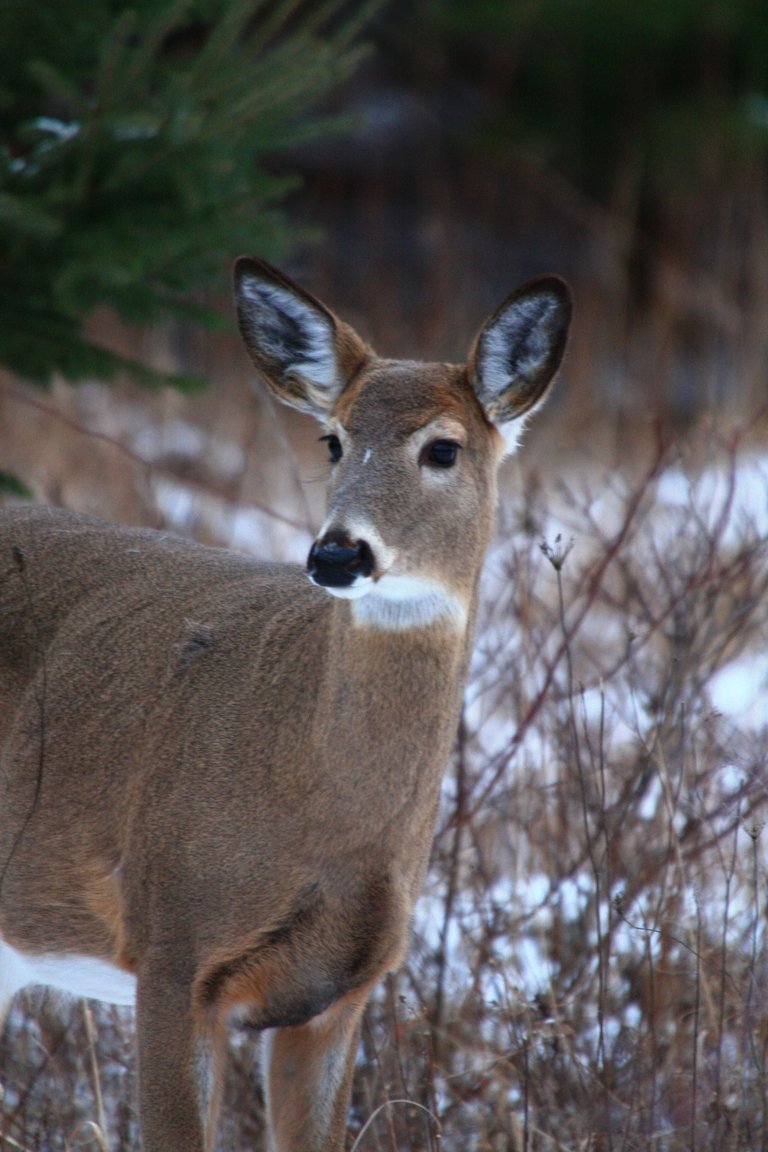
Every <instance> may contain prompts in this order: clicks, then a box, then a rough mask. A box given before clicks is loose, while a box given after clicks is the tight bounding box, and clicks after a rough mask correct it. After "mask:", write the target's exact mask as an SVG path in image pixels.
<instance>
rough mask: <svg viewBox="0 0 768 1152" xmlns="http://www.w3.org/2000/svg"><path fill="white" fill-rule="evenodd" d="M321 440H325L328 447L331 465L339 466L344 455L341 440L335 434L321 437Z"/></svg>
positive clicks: (331, 433) (330, 433)
mask: <svg viewBox="0 0 768 1152" xmlns="http://www.w3.org/2000/svg"><path fill="white" fill-rule="evenodd" d="M320 439H321V440H324V441H325V443H326V444H327V445H328V455H329V456H330V458H331V464H338V462H339V460H341V457H342V456H343V455H344V452H343V449H342V447H341V440H339V438H338V436H337V435H336V434H335V432H329V433H328V435H327V436H321V437H320Z"/></svg>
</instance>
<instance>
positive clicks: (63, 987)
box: [0, 940, 136, 1007]
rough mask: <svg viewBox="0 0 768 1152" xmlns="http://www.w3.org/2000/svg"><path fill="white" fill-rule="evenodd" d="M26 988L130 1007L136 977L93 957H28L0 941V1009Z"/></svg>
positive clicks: (134, 997)
mask: <svg viewBox="0 0 768 1152" xmlns="http://www.w3.org/2000/svg"><path fill="white" fill-rule="evenodd" d="M29 984H45V985H46V986H47V987H49V988H56V989H58V991H60V992H68V993H69V994H70V995H71V996H88V997H90V998H91V999H94V1000H105V1001H106V1002H107V1003H108V1004H123V1005H129V1006H131V1007H132V1006H133V1005H134V1004H135V1002H136V977H135V976H132V975H131V974H130V973H128V972H124V971H123V970H122V969H121V968H117V967H116V966H115V965H114V964H109V963H108V962H107V961H106V960H97V959H94V957H92V956H73V955H64V956H50V955H49V956H29V955H27V954H26V953H24V952H18V951H17V950H16V949H15V948H12V947H11V945H10V944H7V943H6V942H5V941H3V940H0V1006H2V1001H3V998H4V997H5V998H6V999H10V997H11V996H13V995H14V994H15V993H16V992H20V991H21V989H22V988H26V987H27V986H28V985H29Z"/></svg>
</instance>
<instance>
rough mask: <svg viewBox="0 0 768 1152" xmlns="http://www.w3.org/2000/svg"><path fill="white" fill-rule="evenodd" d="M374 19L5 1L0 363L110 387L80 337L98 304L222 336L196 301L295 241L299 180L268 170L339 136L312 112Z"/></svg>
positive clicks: (229, 3) (305, 12) (361, 14)
mask: <svg viewBox="0 0 768 1152" xmlns="http://www.w3.org/2000/svg"><path fill="white" fill-rule="evenodd" d="M350 9H351V10H350ZM369 9H370V5H368V6H365V5H361V4H360V3H359V2H358V3H353V4H352V5H350V4H346V6H345V4H344V3H343V2H341V0H316V2H315V3H306V2H305V3H302V2H301V0H134V2H133V3H132V4H131V5H130V6H128V5H126V4H124V3H121V2H120V0H67V3H66V4H58V3H56V2H55V0H40V2H38V3H30V2H29V0H3V3H2V5H0V141H2V143H1V144H0V363H2V364H3V365H5V366H6V367H7V368H10V369H11V370H13V371H14V372H16V373H17V374H19V375H21V376H23V377H26V378H27V379H30V380H34V381H38V382H41V383H45V382H47V381H48V380H49V379H50V377H51V374H52V373H53V372H54V371H56V372H59V373H61V374H62V375H63V376H65V377H67V378H69V379H71V380H77V379H79V378H82V377H85V376H97V377H99V378H102V379H103V378H105V377H109V376H111V375H113V374H114V372H115V371H116V370H117V369H119V368H121V367H125V366H126V364H125V362H124V361H122V360H120V358H119V357H117V356H115V355H113V354H112V353H111V352H109V351H107V350H106V349H104V348H102V347H99V346H98V345H96V344H94V343H93V342H92V341H89V340H88V339H86V337H85V335H84V332H83V323H84V320H85V319H86V317H87V316H88V315H89V313H90V312H91V311H92V309H93V308H94V307H95V306H96V305H99V304H106V305H110V306H112V307H113V308H114V309H115V310H116V311H117V313H118V314H119V315H120V317H121V318H123V319H124V320H126V321H128V322H130V323H134V324H138V325H145V324H150V323H154V322H156V321H157V320H158V319H160V318H162V317H167V316H169V315H181V316H186V317H189V318H191V319H192V320H193V321H195V322H202V323H205V322H208V323H212V322H215V317H214V316H213V315H212V314H211V313H210V312H208V311H206V310H205V309H203V308H201V307H200V306H199V305H198V304H196V303H195V301H196V300H199V298H200V290H201V289H205V288H206V287H210V286H211V285H213V284H219V283H220V282H221V273H222V268H223V267H224V266H225V264H226V259H227V257H232V256H234V255H236V254H238V253H239V252H241V251H245V250H257V251H259V252H260V253H262V254H264V255H266V256H272V257H273V258H279V257H280V256H281V254H283V253H284V252H285V250H286V248H287V246H288V244H289V242H290V241H291V239H293V237H292V234H291V231H290V228H289V226H288V224H287V222H286V218H285V215H284V213H283V211H282V210H281V207H280V205H281V201H282V200H283V198H284V197H285V195H286V193H287V192H288V191H289V190H290V189H291V188H292V187H293V186H294V184H295V179H294V178H292V177H291V176H289V175H285V174H277V173H276V171H275V170H274V169H272V168H270V167H269V166H268V164H267V163H266V162H265V160H266V158H267V157H270V158H273V157H275V155H276V154H278V153H279V152H280V150H281V149H284V148H286V147H287V146H291V145H295V144H296V143H298V142H300V141H303V140H306V139H307V138H309V137H311V136H315V135H318V134H322V133H325V132H329V131H331V130H334V129H338V124H337V123H335V122H334V121H332V120H330V119H329V118H327V117H322V116H317V115H315V116H314V117H310V116H308V115H307V109H308V108H309V107H311V106H312V104H313V103H314V102H316V101H317V100H318V99H319V98H320V97H321V96H323V95H324V94H326V93H327V92H328V90H329V89H330V87H331V86H332V85H334V84H336V83H338V82H339V80H340V79H342V78H344V77H345V76H346V75H348V74H349V73H350V71H351V70H352V69H353V68H354V66H355V64H356V62H357V60H358V59H359V56H360V48H359V47H355V44H354V41H355V37H356V35H357V33H358V31H359V29H360V26H361V24H362V23H363V21H364V19H365V17H366V15H367V13H368V11H369ZM127 366H128V367H130V368H131V370H132V371H133V372H134V373H135V374H136V375H138V376H139V377H140V378H142V379H143V380H144V381H146V382H156V381H159V380H164V379H166V378H165V377H163V376H162V375H161V374H158V373H155V372H153V371H151V370H150V369H148V368H146V367H145V366H142V365H139V364H137V363H135V362H133V361H131V362H130V363H129V364H128V365H127ZM173 382H175V383H183V382H184V381H183V379H182V378H180V377H174V378H173Z"/></svg>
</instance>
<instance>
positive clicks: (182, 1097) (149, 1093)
mask: <svg viewBox="0 0 768 1152" xmlns="http://www.w3.org/2000/svg"><path fill="white" fill-rule="evenodd" d="M136 1013H137V1034H138V1056H139V1112H140V1116H141V1130H142V1147H143V1149H144V1152H204V1150H205V1149H206V1148H209V1147H210V1146H211V1144H212V1130H213V1125H214V1121H215V1112H216V1105H217V1103H218V1096H219V1092H218V1087H217V1085H218V1079H219V1077H218V1073H219V1067H218V1065H219V1061H220V1046H221V1039H222V1037H221V1029H220V1027H216V1026H211V1027H201V1025H200V1022H199V1018H198V1017H196V1016H195V1014H194V1013H193V1010H192V996H191V991H190V988H189V986H188V985H185V984H184V983H183V982H179V981H178V978H177V979H176V980H174V979H173V978H172V977H170V976H169V977H168V978H167V979H166V978H163V976H162V974H161V973H159V972H157V971H155V970H151V969H150V970H149V971H148V972H147V973H146V974H145V975H144V976H142V975H140V976H139V981H138V988H137V999H136Z"/></svg>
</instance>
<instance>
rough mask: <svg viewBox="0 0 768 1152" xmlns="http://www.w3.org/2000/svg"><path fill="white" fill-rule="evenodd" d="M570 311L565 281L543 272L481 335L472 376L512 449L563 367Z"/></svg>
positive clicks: (491, 319) (500, 310) (490, 416)
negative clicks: (561, 366) (558, 371)
mask: <svg viewBox="0 0 768 1152" xmlns="http://www.w3.org/2000/svg"><path fill="white" fill-rule="evenodd" d="M571 311H572V300H571V291H570V288H569V287H568V285H567V284H566V283H565V281H564V280H561V279H560V278H559V277H557V276H544V277H542V278H541V279H539V280H532V281H531V282H530V283H528V284H525V285H523V287H522V288H518V290H517V291H516V292H513V293H512V295H511V296H508V297H507V299H506V300H505V301H504V303H503V304H502V305H501V307H499V308H498V309H497V310H496V311H495V312H494V313H493V315H492V316H490V317H489V319H488V320H486V322H485V324H484V325H483V327H482V328H481V329H480V332H479V333H478V335H477V338H476V340H475V343H474V345H473V348H472V351H471V353H470V356H469V363H468V371H469V379H470V382H471V384H472V387H473V388H474V390H475V395H476V396H477V398H478V400H479V401H480V403H481V405H482V407H483V410H484V412H485V414H486V416H487V417H488V419H489V420H490V421H491V423H492V424H494V425H495V426H496V427H497V428H498V430H499V431H500V432H501V433H502V435H503V437H504V440H505V442H506V444H507V451H508V452H513V451H514V450H515V448H516V447H517V443H518V440H519V438H520V433H521V431H522V429H523V427H524V426H525V422H526V420H527V418H528V417H529V416H530V415H531V414H532V413H533V412H534V411H535V410H536V408H538V406H539V405H540V404H541V403H542V401H543V400H544V397H545V396H546V394H547V392H548V391H549V386H550V384H551V383H552V379H553V377H554V375H555V373H556V372H557V369H558V368H559V367H560V362H561V360H562V358H563V353H564V352H565V345H566V340H567V338H568V327H569V324H570V321H571Z"/></svg>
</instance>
